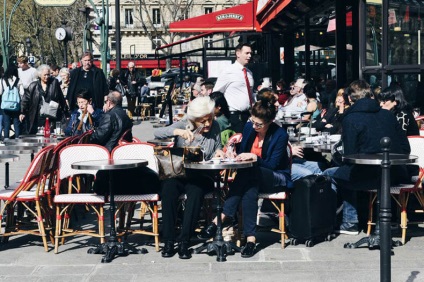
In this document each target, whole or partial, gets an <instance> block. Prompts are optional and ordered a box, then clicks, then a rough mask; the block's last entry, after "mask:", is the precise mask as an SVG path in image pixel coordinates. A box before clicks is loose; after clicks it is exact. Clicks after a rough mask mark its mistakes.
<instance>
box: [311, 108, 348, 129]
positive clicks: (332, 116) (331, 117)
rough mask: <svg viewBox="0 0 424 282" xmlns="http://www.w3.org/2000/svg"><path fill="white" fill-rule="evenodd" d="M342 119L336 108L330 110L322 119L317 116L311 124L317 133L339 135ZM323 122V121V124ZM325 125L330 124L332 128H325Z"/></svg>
mask: <svg viewBox="0 0 424 282" xmlns="http://www.w3.org/2000/svg"><path fill="white" fill-rule="evenodd" d="M342 118H343V114H340V113H339V109H338V108H330V109H328V110H327V112H326V113H325V115H324V116H323V117H321V116H319V117H318V118H317V120H316V121H315V122H314V123H313V127H315V128H316V129H317V131H325V132H330V134H340V132H341V129H342ZM323 120H325V122H324V121H323ZM327 124H331V125H333V127H330V128H327V127H325V126H326V125H327Z"/></svg>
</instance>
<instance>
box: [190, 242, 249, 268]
mask: <svg viewBox="0 0 424 282" xmlns="http://www.w3.org/2000/svg"><path fill="white" fill-rule="evenodd" d="M203 250H206V252H207V253H208V254H209V255H214V254H216V261H218V262H223V261H227V255H234V253H235V252H240V250H241V248H239V247H237V245H236V244H234V243H233V242H229V241H224V240H216V239H215V240H213V241H211V242H205V243H203V244H202V245H201V246H200V247H198V248H196V249H195V250H194V253H195V254H200V253H201V252H202V251H203Z"/></svg>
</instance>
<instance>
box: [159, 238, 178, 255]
mask: <svg viewBox="0 0 424 282" xmlns="http://www.w3.org/2000/svg"><path fill="white" fill-rule="evenodd" d="M174 255H175V250H174V242H173V241H166V242H165V246H163V248H162V257H163V258H170V257H173V256H174Z"/></svg>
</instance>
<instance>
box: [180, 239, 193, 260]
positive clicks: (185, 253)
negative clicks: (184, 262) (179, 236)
mask: <svg viewBox="0 0 424 282" xmlns="http://www.w3.org/2000/svg"><path fill="white" fill-rule="evenodd" d="M188 247H189V243H188V242H187V241H182V242H179V243H178V256H179V258H180V259H190V258H191V250H190V249H189V248H188Z"/></svg>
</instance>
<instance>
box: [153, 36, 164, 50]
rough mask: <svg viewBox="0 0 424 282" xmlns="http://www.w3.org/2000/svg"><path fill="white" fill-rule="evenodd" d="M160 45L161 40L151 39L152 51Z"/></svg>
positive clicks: (157, 38)
mask: <svg viewBox="0 0 424 282" xmlns="http://www.w3.org/2000/svg"><path fill="white" fill-rule="evenodd" d="M161 45H162V40H161V39H160V38H159V37H158V36H155V37H153V39H152V49H156V48H157V47H160V46H161Z"/></svg>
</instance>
